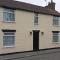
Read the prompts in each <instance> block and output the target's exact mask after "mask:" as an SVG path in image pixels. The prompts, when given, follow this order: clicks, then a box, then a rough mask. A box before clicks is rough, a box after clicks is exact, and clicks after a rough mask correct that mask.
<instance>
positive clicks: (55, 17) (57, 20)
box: [53, 16, 59, 26]
mask: <svg viewBox="0 0 60 60" xmlns="http://www.w3.org/2000/svg"><path fill="white" fill-rule="evenodd" d="M54 22H55V23H56V24H55V23H54ZM53 26H59V17H57V16H53Z"/></svg>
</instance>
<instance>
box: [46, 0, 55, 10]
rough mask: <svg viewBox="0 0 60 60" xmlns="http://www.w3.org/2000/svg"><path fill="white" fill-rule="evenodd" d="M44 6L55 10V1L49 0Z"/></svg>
mask: <svg viewBox="0 0 60 60" xmlns="http://www.w3.org/2000/svg"><path fill="white" fill-rule="evenodd" d="M45 7H46V8H48V9H52V10H55V3H54V2H53V0H51V2H49V3H48V5H47V6H45Z"/></svg>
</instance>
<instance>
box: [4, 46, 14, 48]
mask: <svg viewBox="0 0 60 60" xmlns="http://www.w3.org/2000/svg"><path fill="white" fill-rule="evenodd" d="M14 47H15V46H4V48H14Z"/></svg>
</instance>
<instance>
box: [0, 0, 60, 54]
mask: <svg viewBox="0 0 60 60" xmlns="http://www.w3.org/2000/svg"><path fill="white" fill-rule="evenodd" d="M57 47H60V13H59V12H57V11H56V10H55V3H54V2H53V1H52V2H50V3H49V4H48V5H47V6H45V7H41V6H37V5H33V4H29V3H24V2H18V1H14V0H0V54H5V53H13V52H23V51H37V50H40V49H49V48H57Z"/></svg>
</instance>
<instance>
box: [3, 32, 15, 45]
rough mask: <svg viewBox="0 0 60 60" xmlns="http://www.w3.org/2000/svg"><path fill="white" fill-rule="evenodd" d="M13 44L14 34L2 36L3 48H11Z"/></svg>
mask: <svg viewBox="0 0 60 60" xmlns="http://www.w3.org/2000/svg"><path fill="white" fill-rule="evenodd" d="M14 43H15V35H14V33H8V32H7V33H4V36H3V45H4V46H13V45H14Z"/></svg>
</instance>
